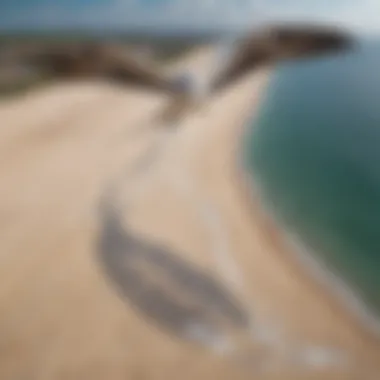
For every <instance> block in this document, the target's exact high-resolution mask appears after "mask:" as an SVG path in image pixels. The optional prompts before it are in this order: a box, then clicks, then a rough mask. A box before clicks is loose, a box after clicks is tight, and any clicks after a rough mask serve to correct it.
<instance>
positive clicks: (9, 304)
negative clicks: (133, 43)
mask: <svg viewBox="0 0 380 380" xmlns="http://www.w3.org/2000/svg"><path fill="white" fill-rule="evenodd" d="M212 57H213V54H212V50H210V49H201V50H200V51H197V52H193V53H192V54H190V55H189V56H187V57H186V58H184V59H182V60H181V61H180V62H178V63H176V64H174V65H172V66H171V67H170V70H171V71H173V70H181V69H183V68H189V69H190V70H192V71H193V72H194V73H195V74H196V75H206V73H207V70H210V69H211V64H212ZM269 77H270V70H269V69H263V70H260V71H256V72H255V73H252V74H251V75H250V76H249V77H247V78H245V79H244V80H242V81H240V82H239V83H237V84H236V85H234V86H233V87H231V88H230V89H228V91H226V92H224V93H222V94H219V95H217V96H215V97H214V98H212V99H210V100H209V104H207V105H206V106H204V107H199V108H196V109H194V110H193V111H192V112H190V113H189V114H188V115H186V117H184V118H183V119H181V120H180V121H179V122H178V123H176V124H175V125H170V127H167V126H165V125H161V124H160V123H159V122H158V121H157V115H160V114H161V112H162V111H163V110H164V109H165V107H166V106H167V104H168V101H169V99H167V98H165V97H163V96H160V95H154V94H147V93H145V92H142V91H137V90H132V89H131V90H129V89H126V88H122V87H116V86H111V85H110V84H106V83H95V82H68V83H65V84H54V85H51V86H49V87H45V88H43V89H39V90H36V91H33V92H28V94H26V95H25V96H23V97H20V98H11V99H9V100H3V101H2V103H0V120H1V128H0V147H1V149H0V173H1V186H0V224H1V229H0V247H1V249H0V279H1V280H0V281H1V286H0V378H1V379H4V380H15V379H38V380H56V379H57V380H58V379H60V380H61V379H70V380H75V379H78V380H79V379H80V380H84V379H89V380H90V379H91V380H96V379H109V380H121V379H123V380H125V379H131V380H142V379H147V380H159V379H169V380H170V379H173V380H174V379H183V380H186V379H200V380H202V379H214V378H215V379H241V380H243V379H259V380H261V379H263V380H264V379H266V380H275V379H281V380H287V379H289V380H296V379H326V380H327V379H334V380H339V379H376V378H377V377H376V374H378V373H379V371H380V365H379V363H380V360H379V359H380V343H379V341H378V339H377V338H376V337H375V336H374V334H372V333H371V332H370V331H369V330H368V329H367V328H366V326H365V325H363V323H361V322H360V321H359V320H358V319H356V318H355V317H354V316H353V315H352V314H351V313H350V312H349V311H348V310H347V308H345V307H344V305H342V304H341V302H340V301H339V300H337V299H335V298H334V297H332V295H331V294H330V293H329V292H328V290H327V289H326V288H325V287H322V286H320V284H319V283H317V281H315V280H314V279H313V278H312V276H311V275H310V274H309V273H308V271H307V270H306V268H304V267H303V266H301V265H299V263H297V260H295V258H294V255H292V254H291V252H290V251H291V250H292V249H293V248H292V247H291V245H289V244H288V243H287V241H286V239H284V237H283V236H282V235H281V233H280V230H279V228H278V227H277V226H275V224H274V222H273V221H272V220H271V219H270V217H269V215H268V214H267V213H266V212H265V209H264V208H263V207H262V205H261V203H260V202H259V201H258V197H254V195H253V193H252V191H251V189H248V184H247V180H246V178H245V177H244V173H243V172H242V170H241V167H240V165H239V159H238V158H237V150H238V149H239V144H240V141H241V139H242V138H244V127H245V124H246V123H247V120H248V119H249V117H250V116H251V115H252V113H253V112H254V108H255V107H257V106H258V105H259V102H260V96H261V95H262V93H263V91H265V85H266V83H267V80H268V78H269Z"/></svg>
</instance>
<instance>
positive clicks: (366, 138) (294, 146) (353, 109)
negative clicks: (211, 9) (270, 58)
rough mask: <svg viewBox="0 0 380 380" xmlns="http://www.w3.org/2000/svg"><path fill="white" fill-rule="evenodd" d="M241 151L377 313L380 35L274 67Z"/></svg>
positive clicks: (282, 208)
mask: <svg viewBox="0 0 380 380" xmlns="http://www.w3.org/2000/svg"><path fill="white" fill-rule="evenodd" d="M251 125H252V128H250V129H249V131H248V136H247V139H246V142H245V146H244V150H245V155H246V166H247V169H248V171H249V173H251V175H252V176H253V179H254V180H255V183H256V184H257V185H258V186H259V188H260V191H261V192H262V193H263V194H264V195H263V196H264V198H265V199H264V201H265V202H266V203H267V204H270V206H271V208H272V209H273V210H274V211H275V216H276V217H277V218H278V220H279V221H280V222H281V223H282V225H283V226H286V227H287V228H288V229H289V230H292V231H293V232H295V233H296V235H297V236H298V238H299V239H300V240H301V241H303V242H304V243H305V244H306V245H307V246H309V247H311V248H312V250H313V252H315V253H316V255H317V258H318V259H320V260H322V261H323V263H324V264H325V265H326V266H327V267H328V268H329V269H330V270H332V271H333V272H334V273H335V274H338V276H339V277H340V278H341V279H343V280H344V282H346V284H348V285H350V287H351V289H352V290H354V292H356V293H357V294H358V295H359V296H360V298H361V299H362V301H364V302H365V303H366V304H367V305H368V307H369V308H370V309H372V311H374V312H375V313H376V314H377V317H379V316H380V43H377V42H376V43H375V42H373V41H372V42H371V43H368V42H366V43H363V44H362V45H361V46H360V47H358V48H356V49H355V51H353V52H350V53H347V54H344V55H339V56H335V57H328V58H326V57H325V58H319V59H312V60H306V61H303V62H297V63H296V62H292V63H288V64H285V65H283V66H281V67H279V68H278V70H277V71H276V73H275V75H274V77H273V79H272V80H271V83H270V85H269V88H268V90H267V93H266V96H265V97H264V99H263V100H262V103H261V106H260V108H259V112H258V114H257V115H256V116H255V117H254V119H253V120H252V121H251Z"/></svg>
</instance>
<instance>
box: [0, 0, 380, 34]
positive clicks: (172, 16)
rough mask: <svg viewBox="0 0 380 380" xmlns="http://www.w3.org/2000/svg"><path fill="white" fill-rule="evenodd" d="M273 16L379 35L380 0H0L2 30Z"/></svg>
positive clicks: (185, 25) (221, 23)
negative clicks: (327, 24)
mask: <svg viewBox="0 0 380 380" xmlns="http://www.w3.org/2000/svg"><path fill="white" fill-rule="evenodd" d="M268 20H276V21H277V20H279V21H286V20H291V21H313V22H328V23H330V22H332V23H334V24H337V23H339V24H342V25H343V26H347V27H349V28H352V29H354V30H357V31H359V32H363V33H367V34H368V33H369V34H371V33H376V34H380V0H0V29H11V28H16V29H17V28H38V27H42V28H50V27H59V28H75V27H83V28H95V29H103V28H107V29H109V28H111V29H112V28H117V29H133V28H141V27H152V28H154V27H159V28H166V29H170V30H178V29H181V28H182V29H195V30H196V29H200V28H217V29H220V28H224V29H226V30H228V29H230V28H234V29H236V28H237V29H240V28H247V27H250V26H252V25H258V24H260V23H265V22H267V21H268Z"/></svg>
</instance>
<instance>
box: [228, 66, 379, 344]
mask: <svg viewBox="0 0 380 380" xmlns="http://www.w3.org/2000/svg"><path fill="white" fill-rule="evenodd" d="M268 75H272V74H268ZM265 91H266V88H265V89H264V91H263V92H264V94H262V95H261V97H259V103H260V102H262V101H263V99H264V98H265V96H266V94H265ZM254 117H255V116H254V115H253V116H252V118H254ZM249 120H250V119H248V120H247V122H246V123H245V124H244V125H243V126H242V127H241V128H240V129H239V132H238V133H237V137H236V141H235V142H234V148H233V150H234V152H235V154H234V156H235V165H234V176H235V178H236V184H237V187H238V188H239V192H240V193H241V198H242V203H245V204H247V205H248V208H250V209H252V208H257V209H258V211H259V212H260V218H264V219H265V220H264V226H263V225H261V226H260V230H262V231H263V230H265V229H266V228H267V226H268V225H270V226H272V227H273V230H274V231H275V232H276V235H277V238H278V240H279V242H280V244H281V245H282V246H283V251H282V252H278V254H279V256H280V255H281V256H282V257H281V259H282V260H284V262H287V265H290V266H292V267H293V268H295V270H296V271H297V273H298V274H299V275H301V276H302V277H303V278H305V279H306V280H307V281H308V282H309V283H311V285H312V287H316V288H317V291H322V292H323V294H324V298H325V299H327V302H328V304H329V305H332V307H333V308H334V309H338V310H339V313H341V310H344V314H345V317H346V318H347V319H349V322H350V324H354V325H355V326H356V327H359V328H360V330H361V331H363V332H364V333H365V335H366V336H368V337H369V338H370V339H371V340H375V341H376V343H378V341H379V340H380V320H379V319H378V318H376V316H375V315H374V312H372V311H371V310H370V308H369V307H368V306H367V305H366V304H365V303H364V302H363V301H362V300H361V299H360V296H358V295H357V294H356V293H355V291H354V290H352V289H351V287H350V286H349V285H348V284H347V283H346V282H345V281H344V280H343V279H342V278H341V277H340V276H339V275H337V274H335V273H334V272H332V271H331V270H329V269H328V268H327V267H326V266H325V264H323V262H322V260H318V257H316V256H317V254H316V253H313V252H312V249H311V248H308V247H307V245H306V244H304V243H303V242H302V241H301V239H299V238H297V236H296V234H295V233H294V232H291V231H290V230H287V229H286V228H284V226H282V225H281V222H280V221H279V220H278V218H276V216H275V212H274V210H272V208H271V207H270V204H269V202H268V201H267V200H265V196H263V194H262V191H261V190H260V185H259V184H257V183H255V179H254V176H253V175H251V174H250V173H249V171H248V170H247V167H246V149H245V148H244V147H243V145H244V138H245V136H246V135H247V134H248V133H249V130H250V129H251V128H252V126H251V125H250V122H249ZM249 213H250V214H251V216H252V217H254V211H252V212H251V211H249ZM265 239H266V240H267V238H265ZM270 244H273V243H270ZM282 253H284V254H282ZM347 313H348V315H347Z"/></svg>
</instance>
